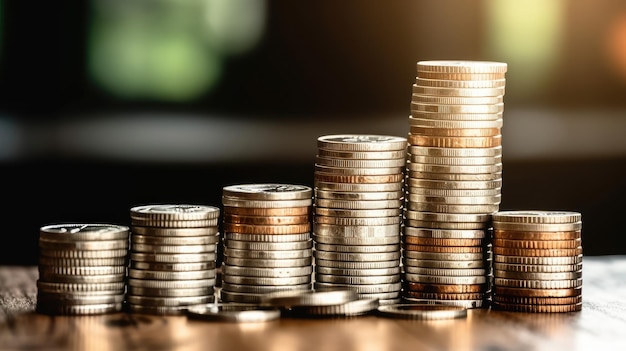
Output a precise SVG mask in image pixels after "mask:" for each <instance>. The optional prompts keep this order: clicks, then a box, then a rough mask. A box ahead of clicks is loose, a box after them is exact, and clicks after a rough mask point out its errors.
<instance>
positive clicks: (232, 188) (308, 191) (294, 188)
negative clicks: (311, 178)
mask: <svg viewBox="0 0 626 351" xmlns="http://www.w3.org/2000/svg"><path fill="white" fill-rule="evenodd" d="M222 195H224V196H226V197H238V198H242V199H248V200H302V199H310V198H311V197H312V196H313V189H312V188H311V187H308V186H306V185H299V184H281V183H257V184H237V185H229V186H225V187H223V188H222Z"/></svg>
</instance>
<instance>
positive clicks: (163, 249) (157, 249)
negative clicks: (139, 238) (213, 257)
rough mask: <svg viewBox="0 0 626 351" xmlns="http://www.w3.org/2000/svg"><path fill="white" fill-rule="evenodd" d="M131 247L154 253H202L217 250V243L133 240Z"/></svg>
mask: <svg viewBox="0 0 626 351" xmlns="http://www.w3.org/2000/svg"><path fill="white" fill-rule="evenodd" d="M130 249H131V250H132V251H133V252H146V253H153V254H201V253H214V252H216V250H217V245H216V244H207V245H148V244H139V243H134V242H133V243H131V246H130Z"/></svg>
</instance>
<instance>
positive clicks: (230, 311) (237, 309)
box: [187, 302, 281, 323]
mask: <svg viewBox="0 0 626 351" xmlns="http://www.w3.org/2000/svg"><path fill="white" fill-rule="evenodd" d="M280 315H281V312H280V310H279V309H278V308H272V307H267V306H259V305H254V304H248V303H236V302H230V303H217V304H205V305H194V306H189V307H188V308H187V317H188V318H191V319H197V320H205V321H216V322H237V323H256V322H268V321H272V320H276V319H278V318H280Z"/></svg>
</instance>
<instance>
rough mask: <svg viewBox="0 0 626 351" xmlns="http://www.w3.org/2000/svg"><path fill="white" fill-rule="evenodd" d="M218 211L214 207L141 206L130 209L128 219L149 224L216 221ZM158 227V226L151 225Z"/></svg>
mask: <svg viewBox="0 0 626 351" xmlns="http://www.w3.org/2000/svg"><path fill="white" fill-rule="evenodd" d="M219 215H220V209H219V208H218V207H215V206H206V205H191V204H158V205H141V206H135V207H132V208H131V209H130V218H131V219H137V220H140V221H147V222H151V223H159V222H161V221H163V222H167V221H177V222H178V221H200V220H210V219H216V218H218V217H219ZM151 226H153V227H159V225H151Z"/></svg>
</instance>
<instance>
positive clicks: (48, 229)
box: [39, 223, 129, 242]
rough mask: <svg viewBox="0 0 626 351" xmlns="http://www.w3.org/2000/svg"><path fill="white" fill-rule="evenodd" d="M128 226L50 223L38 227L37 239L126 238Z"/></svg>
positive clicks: (85, 239) (87, 239) (84, 239)
mask: <svg viewBox="0 0 626 351" xmlns="http://www.w3.org/2000/svg"><path fill="white" fill-rule="evenodd" d="M128 235H129V227H127V226H122V225H114V224H101V223H70V224H51V225H45V226H43V227H41V228H39V240H49V241H70V242H71V241H76V240H78V241H89V240H120V239H128Z"/></svg>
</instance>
